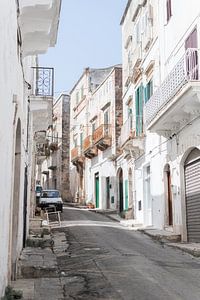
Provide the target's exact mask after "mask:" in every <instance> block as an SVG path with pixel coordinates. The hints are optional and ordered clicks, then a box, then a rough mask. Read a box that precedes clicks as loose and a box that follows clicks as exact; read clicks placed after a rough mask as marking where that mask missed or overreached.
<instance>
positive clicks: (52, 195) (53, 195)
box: [41, 191, 60, 198]
mask: <svg viewBox="0 0 200 300" xmlns="http://www.w3.org/2000/svg"><path fill="white" fill-rule="evenodd" d="M58 197H60V195H59V192H58V191H43V192H42V195H41V198H58Z"/></svg>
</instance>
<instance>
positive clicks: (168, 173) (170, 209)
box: [167, 170, 173, 226]
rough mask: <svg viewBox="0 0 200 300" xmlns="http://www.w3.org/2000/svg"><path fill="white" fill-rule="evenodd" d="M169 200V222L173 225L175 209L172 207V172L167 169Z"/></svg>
mask: <svg viewBox="0 0 200 300" xmlns="http://www.w3.org/2000/svg"><path fill="white" fill-rule="evenodd" d="M167 198H168V199H167V200H168V223H169V225H170V226H172V225H173V209H172V191H171V174H170V170H168V171H167Z"/></svg>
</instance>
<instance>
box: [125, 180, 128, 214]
mask: <svg viewBox="0 0 200 300" xmlns="http://www.w3.org/2000/svg"><path fill="white" fill-rule="evenodd" d="M125 210H128V180H127V179H126V180H125Z"/></svg>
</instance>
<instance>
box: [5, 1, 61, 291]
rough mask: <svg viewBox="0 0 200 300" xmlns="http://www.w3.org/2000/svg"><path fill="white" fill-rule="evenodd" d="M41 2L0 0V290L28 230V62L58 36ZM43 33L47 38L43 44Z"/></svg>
mask: <svg viewBox="0 0 200 300" xmlns="http://www.w3.org/2000/svg"><path fill="white" fill-rule="evenodd" d="M41 2H42V1H30V2H28V3H27V1H12V0H9V1H1V4H0V16H1V18H0V19H1V21H0V22H1V25H0V36H1V39H2V41H4V42H3V43H1V45H0V53H1V56H0V62H1V66H2V68H1V73H0V84H1V90H0V98H1V101H0V106H1V108H0V139H1V142H2V143H1V144H2V147H1V149H0V155H1V160H2V165H1V167H2V170H1V175H0V176H1V180H0V188H1V197H2V200H1V211H0V241H1V249H0V269H1V273H0V296H2V295H3V293H4V289H5V287H6V285H7V284H8V283H9V281H10V280H11V279H15V276H16V271H17V260H18V257H19V255H20V252H21V249H22V247H23V246H24V245H25V239H26V235H27V231H28V216H29V212H30V202H29V199H30V198H29V197H28V194H30V189H31V184H30V183H31V182H30V173H31V167H30V164H31V161H30V156H29V149H30V138H31V136H30V134H29V125H30V124H29V120H30V118H31V117H30V110H31V107H30V106H31V99H30V98H31V97H34V95H35V91H34V88H33V87H34V76H33V69H32V67H37V58H36V56H35V55H37V54H39V53H44V52H45V51H46V50H47V48H48V47H49V46H53V45H54V44H55V41H56V34H55V33H56V32H57V26H56V23H54V25H55V26H56V29H55V30H53V26H52V25H53V23H52V15H53V14H51V13H50V14H49V11H48V10H51V12H53V11H54V8H55V6H54V4H53V2H52V1H49V3H47V2H48V1H45V5H41V4H42V3H41ZM43 4H44V3H43ZM40 5H41V6H40ZM57 5H58V7H57ZM57 5H56V8H59V9H60V2H59V1H57ZM36 8H37V9H36ZM43 9H44V11H43V13H44V14H43V17H42V20H40V18H38V10H39V12H41V10H43ZM58 11H59V10H58ZM50 16H51V17H50ZM54 16H56V14H55V15H54ZM45 17H47V22H46V28H41V27H40V25H39V24H40V22H39V21H41V22H42V21H43V20H44V19H45ZM36 19H37V22H35V20H36ZM54 21H55V20H54ZM36 23H37V24H36ZM42 23H44V22H42ZM38 26H39V27H40V28H38ZM50 28H51V33H50V32H49V29H50ZM52 34H54V37H52ZM44 36H45V41H43V42H42V45H41V43H40V42H41V41H42V40H43V37H44Z"/></svg>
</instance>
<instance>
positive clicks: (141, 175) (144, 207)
mask: <svg viewBox="0 0 200 300" xmlns="http://www.w3.org/2000/svg"><path fill="white" fill-rule="evenodd" d="M180 7H181V9H180ZM199 10H200V7H199V3H198V1H192V2H188V1H187V2H186V3H184V5H182V3H181V1H170V0H167V1H159V2H158V1H153V0H149V1H128V4H127V7H126V10H125V13H124V16H123V18H122V32H123V67H124V72H123V84H124V85H123V107H124V110H123V112H124V125H123V128H122V132H123V130H124V131H126V129H125V127H126V119H129V118H130V119H132V120H133V121H132V120H131V122H133V123H131V124H132V125H131V130H130V135H131V138H130V137H129V141H128V142H124V143H123V141H122V148H123V156H124V157H126V155H127V157H128V159H127V158H126V161H127V162H126V163H124V161H125V159H124V157H123V158H121V163H122V164H124V165H125V167H124V170H123V172H124V176H127V175H126V172H128V171H127V170H129V169H130V168H132V169H131V170H132V174H134V176H133V177H132V182H131V186H132V193H133V196H131V197H132V199H133V205H132V206H133V214H134V218H135V219H136V221H137V222H138V223H141V224H143V225H144V226H150V227H153V228H159V229H165V230H169V231H172V232H174V233H175V234H180V235H181V237H182V240H183V241H191V242H195V241H199V240H200V222H199V212H200V207H199V201H198V199H199V196H198V195H199V188H198V186H199V177H198V174H199V164H198V163H199V160H198V159H199V138H198V137H199V135H198V128H199V124H200V123H199V107H200V106H199V64H198V54H199V50H198V40H199ZM146 12H147V17H146ZM146 24H148V26H146ZM126 28H128V29H126ZM129 32H130V34H129ZM127 34H128V36H127ZM129 35H130V37H129ZM131 47H133V48H132V49H131ZM138 47H139V49H140V50H137V51H139V52H138V54H137V58H135V57H134V55H135V53H136V50H134V49H135V48H138ZM129 48H130V54H129V51H128V49H129ZM127 65H128V66H129V65H130V70H131V72H130V76H129V77H128V75H127V74H126V72H127ZM131 99H133V103H134V104H133V105H132V104H130V106H131V110H132V111H131V112H130V110H128V112H129V113H130V117H129V118H128V115H127V117H126V111H127V106H129V103H131ZM140 118H142V121H140ZM134 124H135V127H134ZM129 126H130V125H129ZM129 129H130V128H129ZM129 129H128V132H129ZM139 136H140V142H141V144H139ZM130 140H131V142H130ZM127 152H128V153H129V154H127ZM118 164H119V167H120V159H119V160H118ZM129 165H130V166H129Z"/></svg>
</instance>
